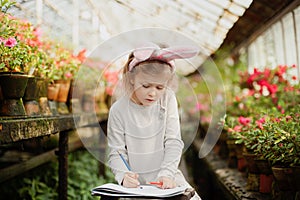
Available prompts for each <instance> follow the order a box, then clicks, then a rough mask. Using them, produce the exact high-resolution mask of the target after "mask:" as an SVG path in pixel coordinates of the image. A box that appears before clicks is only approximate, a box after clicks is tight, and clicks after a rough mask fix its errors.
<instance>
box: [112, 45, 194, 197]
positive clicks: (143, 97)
mask: <svg viewBox="0 0 300 200" xmlns="http://www.w3.org/2000/svg"><path fill="white" fill-rule="evenodd" d="M197 53H198V51H197V50H196V49H195V48H183V47H174V48H165V49H161V48H160V47H159V46H157V45H154V44H151V45H149V46H147V47H143V48H139V49H136V50H134V52H133V53H132V54H131V55H130V56H129V58H128V61H127V63H126V65H125V67H124V70H123V81H124V87H125V91H126V95H124V96H122V97H121V98H119V99H118V100H117V101H116V102H115V103H114V104H113V105H112V107H111V108H110V112H109V118H108V133H107V136H108V146H109V155H108V163H109V166H110V168H111V169H112V172H113V173H114V175H115V179H116V181H117V182H118V183H119V184H121V185H123V186H124V187H138V186H139V185H140V184H146V183H149V182H153V181H155V182H158V183H160V184H158V185H157V186H158V187H160V188H162V189H167V188H174V187H176V186H179V185H186V186H187V187H190V185H189V184H188V183H187V182H186V180H185V178H184V176H183V174H182V173H181V171H180V170H179V169H178V165H179V162H180V159H181V154H182V149H183V147H184V144H183V141H182V139H181V132H180V123H179V114H178V107H177V106H178V105H177V100H176V96H175V93H174V91H173V90H172V89H171V86H172V85H173V84H174V80H175V79H174V78H175V65H174V61H173V60H174V59H183V58H190V57H193V56H195V55H196V54H197ZM120 155H121V156H122V159H124V160H125V161H126V162H127V163H128V165H129V166H126V165H125V164H124V162H123V160H122V159H121V158H120ZM193 199H200V197H199V196H198V195H197V194H196V195H195V196H194V197H193Z"/></svg>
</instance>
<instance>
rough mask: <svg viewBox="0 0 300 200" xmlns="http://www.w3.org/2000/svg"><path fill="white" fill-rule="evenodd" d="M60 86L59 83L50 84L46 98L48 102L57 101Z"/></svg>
mask: <svg viewBox="0 0 300 200" xmlns="http://www.w3.org/2000/svg"><path fill="white" fill-rule="evenodd" d="M59 88H60V84H59V83H50V84H49V85H48V88H47V97H48V100H50V101H57V97H58V93H59Z"/></svg>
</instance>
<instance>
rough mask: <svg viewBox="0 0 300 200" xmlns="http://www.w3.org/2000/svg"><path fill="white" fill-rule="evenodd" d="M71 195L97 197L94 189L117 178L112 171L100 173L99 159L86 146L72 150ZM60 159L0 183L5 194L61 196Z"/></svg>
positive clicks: (35, 199)
mask: <svg viewBox="0 0 300 200" xmlns="http://www.w3.org/2000/svg"><path fill="white" fill-rule="evenodd" d="M68 158H69V163H68V164H69V168H68V199H72V200H74V199H78V200H94V199H98V198H99V197H98V198H96V197H93V196H92V195H91V193H90V190H91V189H92V188H93V187H95V186H97V185H100V184H103V183H106V182H114V178H113V175H112V172H110V170H109V169H106V172H105V173H106V177H107V178H104V177H103V175H101V176H100V177H99V176H98V172H99V163H98V161H97V160H96V159H95V158H94V157H93V156H92V155H91V154H90V153H89V152H88V151H86V150H79V151H76V152H73V153H70V154H69V157H68ZM57 189H58V163H57V161H55V162H51V163H48V164H45V165H44V166H41V167H39V168H37V169H34V170H33V171H31V172H28V173H26V174H23V175H22V176H20V177H17V178H15V179H13V180H10V181H8V182H6V183H3V184H1V185H0V193H1V196H5V197H7V198H10V199H32V200H46V199H51V200H52V199H58V193H57Z"/></svg>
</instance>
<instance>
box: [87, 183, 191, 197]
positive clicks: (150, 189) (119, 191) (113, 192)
mask: <svg viewBox="0 0 300 200" xmlns="http://www.w3.org/2000/svg"><path fill="white" fill-rule="evenodd" d="M185 190H186V187H182V186H181V187H175V188H172V189H160V188H158V187H156V186H152V185H141V186H139V187H138V188H126V187H123V186H121V185H118V184H113V183H107V184H104V185H101V186H98V187H95V188H93V189H92V191H91V192H92V195H107V196H122V197H173V196H176V195H180V194H183V193H184V191H185Z"/></svg>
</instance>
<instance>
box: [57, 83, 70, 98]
mask: <svg viewBox="0 0 300 200" xmlns="http://www.w3.org/2000/svg"><path fill="white" fill-rule="evenodd" d="M55 83H58V84H59V85H60V86H59V92H58V96H57V101H58V102H63V103H66V102H67V100H68V96H69V90H70V85H71V80H56V81H55Z"/></svg>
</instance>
